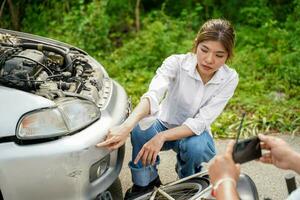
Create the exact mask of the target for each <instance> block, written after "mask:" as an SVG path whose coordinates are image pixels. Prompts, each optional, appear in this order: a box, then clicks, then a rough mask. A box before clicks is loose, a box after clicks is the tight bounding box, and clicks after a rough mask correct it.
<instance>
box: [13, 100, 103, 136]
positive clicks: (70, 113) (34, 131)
mask: <svg viewBox="0 0 300 200" xmlns="http://www.w3.org/2000/svg"><path fill="white" fill-rule="evenodd" d="M57 104H58V106H57V107H56V108H48V109H42V110H37V111H34V112H30V113H28V114H26V115H25V116H23V117H22V118H21V120H20V123H19V126H18V128H17V134H16V135H17V137H18V138H19V139H24V140H30V139H42V138H50V137H55V136H62V135H68V134H70V133H72V132H74V131H77V130H79V129H82V128H84V127H86V126H88V125H90V124H91V123H93V122H94V121H96V120H97V119H99V118H100V110H99V108H98V107H97V106H96V105H95V104H94V103H92V102H90V101H86V100H79V99H75V100H74V99H73V100H68V101H63V102H59V103H57Z"/></svg>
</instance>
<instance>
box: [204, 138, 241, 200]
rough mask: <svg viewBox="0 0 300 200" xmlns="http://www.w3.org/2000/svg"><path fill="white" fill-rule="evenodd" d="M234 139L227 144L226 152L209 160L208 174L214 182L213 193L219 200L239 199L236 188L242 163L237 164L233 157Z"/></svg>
mask: <svg viewBox="0 0 300 200" xmlns="http://www.w3.org/2000/svg"><path fill="white" fill-rule="evenodd" d="M233 146H234V141H230V143H229V144H228V145H227V148H226V153H225V154H224V155H218V156H216V157H215V158H214V159H212V160H211V161H210V162H209V166H208V174H209V177H210V180H211V183H212V184H213V195H214V196H215V197H216V199H217V200H221V199H231V200H238V199H239V195H238V193H237V190H236V185H237V181H238V179H239V175H240V165H239V164H235V163H234V161H233V159H232V151H233Z"/></svg>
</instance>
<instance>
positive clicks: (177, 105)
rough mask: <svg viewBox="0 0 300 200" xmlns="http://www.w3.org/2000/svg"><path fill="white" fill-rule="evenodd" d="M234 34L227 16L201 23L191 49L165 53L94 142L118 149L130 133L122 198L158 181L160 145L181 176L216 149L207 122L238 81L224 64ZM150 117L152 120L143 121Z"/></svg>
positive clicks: (196, 166)
mask: <svg viewBox="0 0 300 200" xmlns="http://www.w3.org/2000/svg"><path fill="white" fill-rule="evenodd" d="M234 38H235V33H234V30H233V28H232V26H231V24H230V23H229V22H228V21H226V20H222V19H213V20H209V21H207V22H206V23H205V24H203V26H202V27H201V28H200V31H199V33H198V34H197V37H196V39H195V42H194V47H193V51H192V52H191V53H187V54H181V55H172V56H170V57H168V58H167V59H166V60H165V61H164V62H163V64H162V65H161V67H160V68H158V70H157V71H156V75H155V76H154V78H153V79H152V81H151V83H150V86H149V90H148V92H146V93H145V94H144V95H143V96H142V97H141V100H140V103H139V104H138V105H137V107H136V108H135V109H134V111H133V112H132V113H131V115H130V116H129V117H128V119H127V120H126V121H125V122H124V123H123V124H121V125H120V126H117V127H114V128H112V129H111V130H110V131H109V133H108V136H107V138H106V140H105V141H104V142H102V143H99V144H98V145H97V146H101V147H107V148H109V149H117V148H119V147H120V146H121V145H123V144H124V143H125V141H126V139H127V137H128V136H129V133H130V132H131V133H132V134H131V143H132V146H133V151H132V161H131V162H130V163H129V167H130V169H131V173H132V180H133V182H134V185H133V186H132V188H130V189H129V190H128V191H127V192H126V195H125V199H131V198H135V197H137V196H139V195H141V194H143V193H145V192H148V191H149V190H152V189H153V187H154V186H159V185H160V184H161V182H160V179H159V176H158V173H157V164H159V156H158V153H159V152H160V151H161V150H169V149H173V150H174V151H175V152H176V153H177V164H176V171H177V173H178V176H179V177H180V178H183V177H186V176H189V175H192V174H194V173H197V172H199V171H201V163H202V162H208V161H209V160H210V159H211V158H212V157H213V156H214V155H215V146H214V141H213V138H212V135H211V132H210V125H211V124H212V123H213V121H214V120H215V119H216V118H217V117H218V116H219V115H220V113H221V112H222V110H223V109H224V107H225V105H226V104H227V102H228V100H229V99H230V98H231V97H232V95H233V93H234V90H235V88H236V86H237V84H238V75H237V73H236V72H235V70H233V69H230V68H229V67H228V66H227V65H226V64H225V62H226V61H227V60H228V59H229V58H231V57H232V54H233V47H234ZM150 118H152V119H153V118H155V120H154V121H153V122H152V123H151V125H150V127H144V126H145V121H149V119H150ZM138 123H139V124H138Z"/></svg>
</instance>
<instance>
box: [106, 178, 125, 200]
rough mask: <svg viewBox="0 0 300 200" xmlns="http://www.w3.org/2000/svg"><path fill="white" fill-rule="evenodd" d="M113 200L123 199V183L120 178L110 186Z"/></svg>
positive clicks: (109, 189)
mask: <svg viewBox="0 0 300 200" xmlns="http://www.w3.org/2000/svg"><path fill="white" fill-rule="evenodd" d="M108 191H109V192H110V194H111V196H112V199H113V200H120V199H123V192H122V185H121V181H120V179H119V178H117V179H116V180H115V182H114V183H113V184H112V185H111V186H110V187H109V188H108Z"/></svg>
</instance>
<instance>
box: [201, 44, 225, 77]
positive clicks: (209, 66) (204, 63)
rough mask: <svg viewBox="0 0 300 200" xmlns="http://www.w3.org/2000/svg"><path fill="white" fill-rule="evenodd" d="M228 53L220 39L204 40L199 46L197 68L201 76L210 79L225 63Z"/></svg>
mask: <svg viewBox="0 0 300 200" xmlns="http://www.w3.org/2000/svg"><path fill="white" fill-rule="evenodd" d="M227 57H228V53H227V51H226V49H225V48H224V46H223V45H222V43H221V42H219V41H203V42H200V43H199V44H198V47H197V64H198V66H197V70H198V72H199V73H200V76H201V77H202V78H203V77H204V78H208V79H210V78H211V77H212V76H213V74H214V73H215V72H216V71H217V70H218V69H219V68H220V67H221V66H222V65H224V64H225V62H226V60H227Z"/></svg>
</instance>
